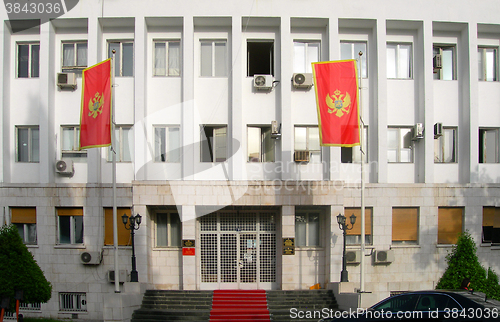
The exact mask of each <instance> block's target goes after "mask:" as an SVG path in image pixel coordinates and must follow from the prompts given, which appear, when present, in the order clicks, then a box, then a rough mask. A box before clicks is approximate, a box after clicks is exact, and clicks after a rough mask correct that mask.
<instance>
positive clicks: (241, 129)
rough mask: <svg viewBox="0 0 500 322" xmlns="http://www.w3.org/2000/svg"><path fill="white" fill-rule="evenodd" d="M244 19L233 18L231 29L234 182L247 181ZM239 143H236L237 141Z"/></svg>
mask: <svg viewBox="0 0 500 322" xmlns="http://www.w3.org/2000/svg"><path fill="white" fill-rule="evenodd" d="M241 26H242V17H241V16H233V17H232V28H231V33H230V37H231V41H230V43H231V56H230V57H231V66H232V67H231V71H230V77H231V79H230V81H231V83H230V90H229V92H230V93H231V94H230V104H229V111H228V112H229V116H230V123H229V124H228V126H229V133H230V135H229V137H230V140H231V141H230V142H231V147H230V149H231V151H230V154H229V156H230V157H231V159H230V160H231V164H230V169H231V173H230V178H232V180H246V179H247V178H246V175H245V174H246V169H245V168H244V167H245V166H246V151H245V149H244V147H245V146H246V142H244V140H246V125H245V122H244V121H243V109H242V86H243V84H242V82H243V79H244V78H245V76H244V75H243V68H242V64H243V61H244V60H243V59H242V57H244V55H243V53H242V52H241V51H242V48H243V46H242V30H241ZM235 140H236V141H237V142H236V141H235Z"/></svg>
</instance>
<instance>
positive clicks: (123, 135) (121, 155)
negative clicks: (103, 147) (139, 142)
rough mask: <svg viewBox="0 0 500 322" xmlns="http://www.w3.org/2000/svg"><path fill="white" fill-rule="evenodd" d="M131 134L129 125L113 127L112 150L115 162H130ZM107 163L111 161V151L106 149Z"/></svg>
mask: <svg viewBox="0 0 500 322" xmlns="http://www.w3.org/2000/svg"><path fill="white" fill-rule="evenodd" d="M132 135H133V132H132V127H131V126H130V125H116V126H115V142H114V146H113V148H114V149H115V152H116V161H117V162H131V161H132V145H133V136H132ZM108 161H113V151H112V150H111V146H110V147H109V148H108Z"/></svg>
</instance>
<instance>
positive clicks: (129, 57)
mask: <svg viewBox="0 0 500 322" xmlns="http://www.w3.org/2000/svg"><path fill="white" fill-rule="evenodd" d="M113 49H114V50H115V51H116V53H115V67H114V68H115V76H117V77H119V76H134V43H133V42H132V41H110V42H109V43H108V58H111V57H113Z"/></svg>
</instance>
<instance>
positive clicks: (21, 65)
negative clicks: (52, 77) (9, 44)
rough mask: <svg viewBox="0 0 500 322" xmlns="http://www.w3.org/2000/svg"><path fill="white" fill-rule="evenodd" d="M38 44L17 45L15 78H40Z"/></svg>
mask: <svg viewBox="0 0 500 322" xmlns="http://www.w3.org/2000/svg"><path fill="white" fill-rule="evenodd" d="M39 74H40V43H38V42H37V43H20V44H17V77H18V78H30V77H38V76H40V75H39Z"/></svg>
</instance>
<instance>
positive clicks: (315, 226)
mask: <svg viewBox="0 0 500 322" xmlns="http://www.w3.org/2000/svg"><path fill="white" fill-rule="evenodd" d="M319 227H320V212H319V211H297V213H296V215H295V246H299V247H300V246H319V240H320V238H319V237H320V236H319V234H320V230H319Z"/></svg>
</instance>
